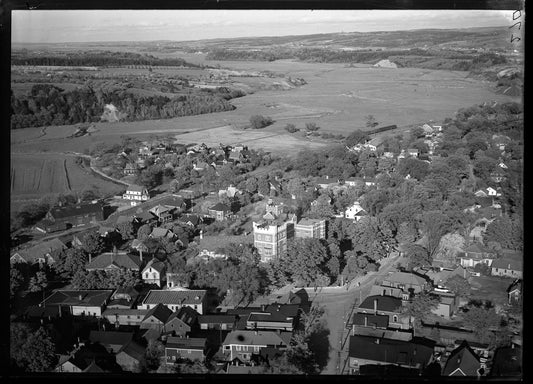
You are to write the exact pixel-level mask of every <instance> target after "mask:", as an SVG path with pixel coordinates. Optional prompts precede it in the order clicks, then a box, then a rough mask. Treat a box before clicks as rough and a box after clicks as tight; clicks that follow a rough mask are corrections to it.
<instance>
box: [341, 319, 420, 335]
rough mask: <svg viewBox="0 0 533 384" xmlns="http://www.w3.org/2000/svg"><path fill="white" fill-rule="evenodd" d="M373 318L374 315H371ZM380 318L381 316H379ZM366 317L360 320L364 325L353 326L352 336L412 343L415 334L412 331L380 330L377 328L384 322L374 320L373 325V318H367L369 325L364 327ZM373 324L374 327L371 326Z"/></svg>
mask: <svg viewBox="0 0 533 384" xmlns="http://www.w3.org/2000/svg"><path fill="white" fill-rule="evenodd" d="M369 316H372V315H369ZM378 316H380V315H378ZM364 319H365V318H364V317H362V318H359V320H358V321H359V322H360V321H361V320H362V321H363V325H356V324H352V336H355V335H359V336H370V337H377V338H380V339H381V338H385V339H392V340H401V341H411V340H413V332H412V331H411V330H404V329H398V328H395V329H385V328H380V327H378V326H377V324H380V323H381V322H383V320H376V319H374V324H376V326H374V324H372V323H371V320H372V319H371V318H370V317H369V318H367V324H368V325H366V326H365V325H364ZM370 324H372V325H370Z"/></svg>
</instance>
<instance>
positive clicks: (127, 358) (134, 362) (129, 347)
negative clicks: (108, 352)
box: [116, 341, 145, 372]
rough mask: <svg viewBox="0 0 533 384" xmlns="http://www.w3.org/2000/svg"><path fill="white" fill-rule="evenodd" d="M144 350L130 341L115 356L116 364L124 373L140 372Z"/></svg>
mask: <svg viewBox="0 0 533 384" xmlns="http://www.w3.org/2000/svg"><path fill="white" fill-rule="evenodd" d="M144 352H145V348H144V347H143V346H141V345H139V344H137V343H136V342H135V341H131V342H129V343H128V344H126V345H125V346H123V347H122V348H121V349H120V351H118V353H117V354H116V361H117V364H118V365H120V367H121V368H122V369H123V370H124V371H128V372H140V368H141V367H140V365H141V362H142V360H143V358H144Z"/></svg>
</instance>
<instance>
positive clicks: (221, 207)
mask: <svg viewBox="0 0 533 384" xmlns="http://www.w3.org/2000/svg"><path fill="white" fill-rule="evenodd" d="M209 210H210V211H219V212H229V211H231V209H230V208H229V207H228V206H227V205H226V204H222V203H217V204H215V205H213V206H212V207H211V208H209Z"/></svg>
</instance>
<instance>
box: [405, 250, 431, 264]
mask: <svg viewBox="0 0 533 384" xmlns="http://www.w3.org/2000/svg"><path fill="white" fill-rule="evenodd" d="M404 249H405V255H406V257H407V258H408V259H409V268H410V269H413V268H415V267H426V266H430V265H431V262H432V259H431V256H430V255H429V252H428V250H427V249H426V248H425V247H423V246H422V245H419V244H408V245H406V246H405V247H404Z"/></svg>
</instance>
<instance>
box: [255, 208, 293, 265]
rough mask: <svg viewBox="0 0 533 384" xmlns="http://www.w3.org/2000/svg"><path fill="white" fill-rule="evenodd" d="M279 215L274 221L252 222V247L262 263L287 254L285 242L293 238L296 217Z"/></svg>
mask: <svg viewBox="0 0 533 384" xmlns="http://www.w3.org/2000/svg"><path fill="white" fill-rule="evenodd" d="M284 218H285V216H284V215H280V217H279V218H278V219H276V220H264V221H263V222H260V223H256V222H255V221H254V222H253V233H254V246H255V247H256V248H257V252H258V253H259V255H260V256H261V261H262V262H268V261H270V260H272V259H276V258H278V257H280V256H281V255H283V254H285V253H286V252H287V240H288V239H291V238H293V236H294V223H295V219H296V216H295V215H293V216H290V217H289V216H287V219H286V220H284Z"/></svg>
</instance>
